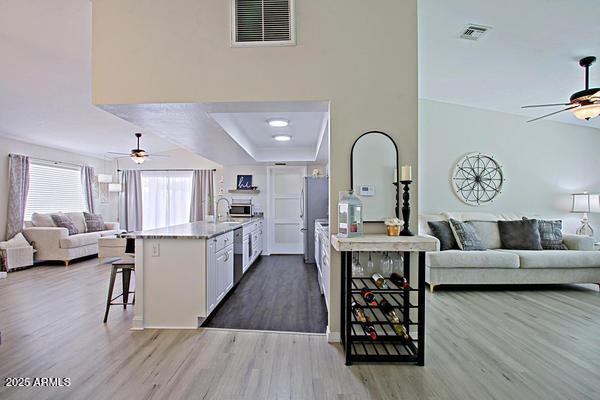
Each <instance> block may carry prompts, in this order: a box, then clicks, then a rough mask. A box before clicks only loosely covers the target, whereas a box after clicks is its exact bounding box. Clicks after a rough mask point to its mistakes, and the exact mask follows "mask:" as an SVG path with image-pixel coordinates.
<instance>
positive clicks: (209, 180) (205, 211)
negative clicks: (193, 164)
mask: <svg viewBox="0 0 600 400" xmlns="http://www.w3.org/2000/svg"><path fill="white" fill-rule="evenodd" d="M214 177H215V172H214V171H213V170H210V169H196V170H194V175H193V177H192V201H191V206H190V222H196V221H204V220H205V219H206V216H207V215H214V214H215V182H214Z"/></svg>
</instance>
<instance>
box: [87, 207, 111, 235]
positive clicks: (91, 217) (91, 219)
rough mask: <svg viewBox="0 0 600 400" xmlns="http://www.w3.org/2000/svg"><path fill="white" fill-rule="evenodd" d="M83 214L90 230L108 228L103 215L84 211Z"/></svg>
mask: <svg viewBox="0 0 600 400" xmlns="http://www.w3.org/2000/svg"><path fill="white" fill-rule="evenodd" d="M83 216H84V218H85V225H86V226H87V231H88V232H100V231H105V230H106V225H105V224H104V219H102V215H100V214H90V213H88V212H84V213H83Z"/></svg>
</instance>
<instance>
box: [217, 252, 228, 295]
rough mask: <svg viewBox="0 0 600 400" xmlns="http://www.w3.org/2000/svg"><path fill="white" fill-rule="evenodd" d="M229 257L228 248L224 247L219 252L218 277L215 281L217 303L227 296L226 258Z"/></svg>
mask: <svg viewBox="0 0 600 400" xmlns="http://www.w3.org/2000/svg"><path fill="white" fill-rule="evenodd" d="M226 257H227V250H226V249H223V250H221V251H219V252H218V253H217V273H216V275H217V279H216V282H215V291H216V296H217V304H219V302H220V301H221V299H223V296H225V281H226V277H225V262H226V261H225V258H226Z"/></svg>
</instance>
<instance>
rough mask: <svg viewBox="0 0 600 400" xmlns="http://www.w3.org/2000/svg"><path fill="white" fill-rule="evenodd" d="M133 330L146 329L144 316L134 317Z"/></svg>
mask: <svg viewBox="0 0 600 400" xmlns="http://www.w3.org/2000/svg"><path fill="white" fill-rule="evenodd" d="M131 330H132V331H143V330H144V319H143V318H142V317H133V322H132V323H131Z"/></svg>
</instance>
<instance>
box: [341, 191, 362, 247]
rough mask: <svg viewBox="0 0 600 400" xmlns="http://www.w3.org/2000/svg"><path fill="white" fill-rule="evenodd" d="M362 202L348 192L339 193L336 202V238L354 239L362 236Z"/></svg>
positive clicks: (352, 193) (351, 192)
mask: <svg viewBox="0 0 600 400" xmlns="http://www.w3.org/2000/svg"><path fill="white" fill-rule="evenodd" d="M362 210H363V206H362V202H361V201H360V199H359V198H358V197H356V196H355V195H354V192H353V191H352V190H351V191H349V192H340V200H339V202H338V236H340V237H355V236H361V235H362V234H363V217H362Z"/></svg>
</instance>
